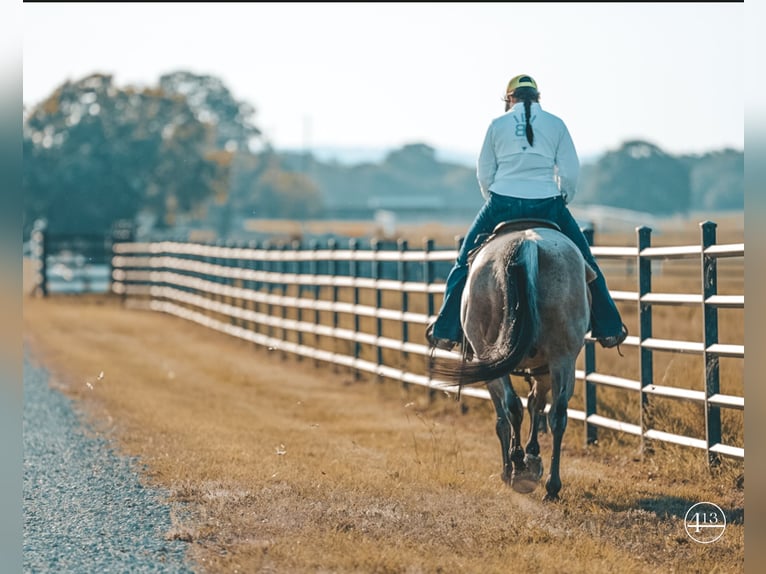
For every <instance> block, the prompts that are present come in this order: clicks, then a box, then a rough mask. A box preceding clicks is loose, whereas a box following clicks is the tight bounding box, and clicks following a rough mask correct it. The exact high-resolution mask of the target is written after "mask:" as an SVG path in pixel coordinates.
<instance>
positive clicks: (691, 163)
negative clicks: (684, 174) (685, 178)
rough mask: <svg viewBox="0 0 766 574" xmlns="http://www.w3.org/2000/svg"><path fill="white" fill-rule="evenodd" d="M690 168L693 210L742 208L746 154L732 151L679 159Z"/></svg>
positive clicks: (743, 203)
mask: <svg viewBox="0 0 766 574" xmlns="http://www.w3.org/2000/svg"><path fill="white" fill-rule="evenodd" d="M681 159H682V160H683V162H684V163H685V164H686V165H687V166H688V167H689V173H690V180H691V188H692V199H691V201H692V207H693V208H694V209H706V210H715V209H743V208H744V207H745V154H744V153H743V152H741V151H737V150H733V149H724V150H720V151H715V152H709V153H706V154H703V155H701V156H684V157H682V158H681Z"/></svg>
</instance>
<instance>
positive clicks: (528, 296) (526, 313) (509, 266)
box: [430, 221, 596, 501]
mask: <svg viewBox="0 0 766 574" xmlns="http://www.w3.org/2000/svg"><path fill="white" fill-rule="evenodd" d="M512 223H515V222H512ZM539 223H540V222H538V221H534V222H532V226H531V227H528V228H524V226H523V225H522V226H521V227H522V228H521V229H518V227H519V224H518V223H515V227H516V229H510V230H506V231H505V232H504V231H503V230H502V229H500V228H501V227H503V225H504V224H500V225H499V226H498V228H496V229H495V231H494V232H493V234H492V235H491V236H490V238H489V239H488V240H487V241H486V242H484V243H483V244H482V245H481V246H480V247H477V248H476V249H474V254H472V259H471V261H470V267H469V270H468V275H467V278H466V285H465V288H464V290H463V294H462V299H461V314H460V321H461V325H462V327H463V335H464V344H463V357H462V359H461V360H460V361H457V360H455V359H454V358H450V357H440V356H432V358H431V365H430V370H431V376H432V377H442V378H443V379H444V380H445V381H447V384H448V385H450V386H453V387H454V386H455V385H457V386H458V387H459V389H458V396H459V392H460V389H461V388H462V387H463V385H471V384H476V383H480V382H485V383H486V385H487V389H488V391H489V394H490V397H491V399H492V403H493V405H494V407H495V411H496V413H497V421H496V425H495V430H496V432H497V436H498V438H499V439H500V447H501V449H502V455H503V472H502V479H503V481H504V482H505V483H506V484H509V485H510V486H511V487H512V488H513V489H514V490H515V491H517V492H521V493H525V494H526V493H530V492H532V491H533V490H534V489H535V488H536V487H537V485H538V483H539V482H540V479H541V478H542V475H543V463H542V458H541V457H540V445H539V443H538V440H537V435H538V430H539V428H540V427H544V423H545V406H546V397H547V394H548V392H550V393H551V406H550V410H549V413H548V421H547V422H548V425H549V426H550V429H551V433H552V437H553V449H552V453H551V458H550V471H549V475H548V478H547V480H546V483H545V488H546V491H547V493H546V495H545V497H544V500H547V501H551V500H557V499H558V498H559V491H560V490H561V477H560V474H559V466H560V457H561V441H562V438H563V436H564V431H565V430H566V426H567V405H568V403H569V399H570V398H571V397H572V393H573V391H574V384H575V363H576V360H577V357H578V355H579V353H580V351H581V349H582V347H583V344H584V342H585V336H586V334H587V332H588V329H589V328H590V293H589V291H588V283H589V282H590V281H592V280H593V279H595V277H596V273H595V271H594V270H593V269H592V268H591V267H590V266H589V265H588V264H587V262H586V261H585V259H584V258H583V255H582V253H581V252H580V250H579V249H578V248H577V247H576V246H575V244H574V243H573V242H572V241H571V240H570V239H569V238H568V237H567V236H566V235H564V234H563V233H561V232H560V231H558V229H557V227H556V226H555V224H553V225H549V226H542V225H538V224H539ZM506 227H507V226H506ZM509 375H521V376H524V378H525V379H526V381H527V383H528V384H529V388H530V391H529V395H528V403H527V409H528V411H529V415H530V419H531V420H530V430H529V436H528V440H527V443H526V445H525V449H523V450H522V447H521V423H522V419H523V415H524V412H523V406H522V402H521V399H520V398H519V396H518V395H517V394H516V392H515V391H514V389H513V386H512V384H511V379H510V376H509Z"/></svg>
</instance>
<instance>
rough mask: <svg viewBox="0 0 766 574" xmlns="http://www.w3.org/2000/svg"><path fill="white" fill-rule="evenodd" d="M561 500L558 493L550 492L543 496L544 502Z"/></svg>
mask: <svg viewBox="0 0 766 574" xmlns="http://www.w3.org/2000/svg"><path fill="white" fill-rule="evenodd" d="M559 500H561V499H560V498H559V495H558V494H551V493H550V492H549V493H548V494H546V495H545V498H543V502H558V501H559Z"/></svg>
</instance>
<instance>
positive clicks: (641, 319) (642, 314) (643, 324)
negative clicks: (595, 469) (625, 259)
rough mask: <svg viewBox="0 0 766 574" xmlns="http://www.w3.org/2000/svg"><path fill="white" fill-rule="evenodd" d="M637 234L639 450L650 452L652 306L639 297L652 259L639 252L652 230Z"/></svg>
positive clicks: (645, 290) (647, 289) (646, 289)
mask: <svg viewBox="0 0 766 574" xmlns="http://www.w3.org/2000/svg"><path fill="white" fill-rule="evenodd" d="M636 233H637V235H638V255H637V259H638V261H637V262H636V268H637V269H638V330H639V339H640V341H641V347H640V349H639V357H640V364H639V371H640V379H641V390H640V393H639V394H640V401H641V411H640V417H641V452H642V453H646V454H651V453H652V452H653V451H654V449H653V447H652V446H651V445H649V443H648V442H647V440H646V431H647V430H649V428H650V427H651V426H652V417H651V412H650V410H649V396H648V394H647V393H645V392H644V389H646V388H647V387H648V386H649V385H652V384H653V383H654V363H653V355H652V350H651V349H647V348H644V346H643V342H644V341H645V340H646V339H649V338H651V336H652V306H651V304H650V303H644V302H643V301H642V300H641V299H642V298H643V296H644V295H647V294H649V293H651V291H652V261H651V259H648V258H643V257H642V256H641V252H642V251H643V250H644V249H646V248H648V247H649V246H650V245H651V234H652V230H651V228H650V227H646V226H642V227H638V228H637V229H636Z"/></svg>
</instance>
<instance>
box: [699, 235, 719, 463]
mask: <svg viewBox="0 0 766 574" xmlns="http://www.w3.org/2000/svg"><path fill="white" fill-rule="evenodd" d="M700 229H701V232H702V237H701V239H702V249H701V251H702V255H701V269H702V325H703V330H704V343H705V350H704V351H703V354H704V356H705V434H706V438H707V459H708V464H709V465H710V466H717V465H718V464H719V463H720V462H721V460H720V457H719V456H718V454H717V453H714V452H710V447H712V446H714V445H716V444H718V443H720V442H721V408H720V407H717V406H714V405H711V404H710V403H709V402H708V399H709V398H710V397H711V396H713V395H715V394H718V393H719V392H720V364H719V358H718V355H717V354H715V353H710V352H708V349H709V348H710V346H711V345H715V344H716V343H718V309H717V308H716V307H715V306H714V305H708V304H707V300H708V298H709V297H712V296H713V295H717V294H718V260H717V259H716V258H715V257H714V256H712V255H708V254H706V253H705V250H706V249H707V248H708V247H710V246H711V245H715V243H716V224H715V223H713V222H712V221H705V222H703V223H700Z"/></svg>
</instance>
